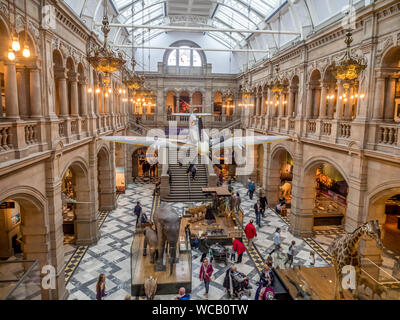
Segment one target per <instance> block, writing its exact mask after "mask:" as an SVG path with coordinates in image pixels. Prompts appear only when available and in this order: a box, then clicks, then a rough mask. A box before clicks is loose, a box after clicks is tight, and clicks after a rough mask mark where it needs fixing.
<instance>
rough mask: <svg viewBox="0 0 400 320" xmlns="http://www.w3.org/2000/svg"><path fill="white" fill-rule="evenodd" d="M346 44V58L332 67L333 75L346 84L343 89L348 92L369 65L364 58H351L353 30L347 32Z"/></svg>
mask: <svg viewBox="0 0 400 320" xmlns="http://www.w3.org/2000/svg"><path fill="white" fill-rule="evenodd" d="M344 42H345V44H346V53H345V55H344V57H343V58H342V59H341V60H340V61H339V62H338V63H337V64H336V63H335V65H334V66H333V67H332V73H333V75H334V76H335V78H336V79H337V80H342V81H343V82H344V84H343V88H344V89H345V90H347V89H349V87H350V85H351V84H352V83H353V82H354V81H355V80H356V79H357V78H358V76H359V75H360V73H361V72H362V71H363V70H364V69H365V68H366V67H367V63H366V61H365V59H364V58H359V57H352V56H351V51H350V45H351V43H352V42H353V38H352V36H351V29H348V30H347V33H346V39H345V40H344Z"/></svg>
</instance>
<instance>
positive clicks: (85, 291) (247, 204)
mask: <svg viewBox="0 0 400 320" xmlns="http://www.w3.org/2000/svg"><path fill="white" fill-rule="evenodd" d="M233 187H234V191H235V192H239V193H240V195H241V198H242V209H243V212H244V225H246V224H247V223H248V222H249V220H250V219H253V220H255V214H254V209H253V206H254V203H255V201H256V200H255V199H253V200H250V199H249V198H248V196H246V192H247V190H246V188H245V187H244V186H243V185H242V184H240V183H236V182H235V183H234V184H233ZM153 190H154V184H149V183H148V182H145V181H137V182H135V183H133V184H131V185H129V186H128V187H127V190H126V193H125V194H122V195H120V198H119V200H118V208H117V209H116V210H114V211H112V212H110V213H109V214H108V217H106V219H105V220H103V222H102V225H101V228H100V232H101V239H100V240H99V242H98V243H97V244H96V245H92V246H90V247H88V248H78V250H79V256H77V259H76V260H74V262H75V263H76V262H77V265H76V266H75V269H74V270H73V271H72V272H73V273H71V274H70V275H69V282H68V284H67V289H68V290H69V292H70V297H69V299H79V300H88V299H95V284H96V281H97V277H98V275H99V274H100V273H105V274H106V277H107V280H106V290H107V292H108V296H107V297H106V299H107V300H109V299H110V300H120V299H124V297H125V295H127V294H130V281H131V275H130V245H131V243H132V240H133V235H134V231H135V224H136V217H135V216H134V215H133V208H134V206H135V204H136V202H137V201H139V200H140V201H141V202H142V205H143V210H144V211H145V212H146V213H147V214H149V215H150V214H151V212H152V208H154V207H156V206H157V205H159V199H158V198H154V197H153ZM171 205H172V206H173V207H174V208H175V209H176V210H178V211H182V210H183V208H184V207H186V206H188V204H187V203H171ZM193 205H197V204H193ZM288 223H289V220H288V219H286V217H280V216H279V215H277V214H276V213H275V212H274V211H272V210H267V211H266V213H265V217H264V218H263V219H262V222H261V227H256V228H257V233H258V236H257V238H256V239H255V241H254V244H255V246H254V248H249V249H248V250H247V251H246V253H245V254H244V255H243V260H242V263H240V264H237V267H238V270H239V271H241V272H243V273H245V274H247V275H248V278H249V280H250V284H251V285H252V287H253V289H252V297H251V298H253V297H254V293H255V290H256V287H257V284H256V282H257V281H258V280H259V271H260V270H261V269H262V266H263V261H264V260H265V258H266V257H267V256H268V254H269V252H270V251H271V250H272V248H273V241H272V238H273V232H274V231H275V229H276V228H277V227H280V228H281V230H282V232H281V239H282V250H281V252H277V253H274V254H273V255H272V256H273V258H274V261H275V265H279V266H283V261H284V259H285V258H286V252H287V249H288V247H289V245H290V243H291V241H292V240H295V241H296V247H295V248H296V253H295V257H294V264H295V265H308V263H309V256H310V252H311V251H312V250H315V251H316V252H317V253H318V255H316V264H317V266H324V265H327V264H328V263H329V259H328V256H327V253H326V251H325V250H326V249H325V248H324V246H320V245H319V244H318V243H317V242H316V241H315V240H314V239H301V238H296V237H294V236H293V235H292V234H290V232H289V231H288V227H289V225H288ZM324 232H325V231H324ZM244 244H245V246H246V247H248V243H247V240H246V238H245V237H244ZM85 249H86V250H85ZM78 250H77V254H78ZM200 257H201V252H200V251H198V250H197V249H193V251H192V292H191V298H192V299H194V300H201V299H204V296H203V293H204V285H203V283H201V282H200V280H199V278H198V275H199V271H200V266H201V263H200ZM71 261H72V259H71ZM79 261H80V263H79ZM233 264H235V261H229V262H228V265H225V264H224V263H217V262H215V261H214V262H213V267H214V270H215V272H214V281H213V282H212V283H211V285H210V292H209V299H212V300H221V299H228V297H227V295H226V292H225V290H224V288H223V286H222V284H223V280H224V277H225V273H226V271H227V269H228V268H229V267H230V266H232V265H233ZM74 271H75V272H74ZM68 272H70V270H68ZM173 297H174V296H173V295H164V296H156V299H162V300H167V299H172V298H173Z"/></svg>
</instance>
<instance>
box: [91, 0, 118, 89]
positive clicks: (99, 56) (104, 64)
mask: <svg viewBox="0 0 400 320" xmlns="http://www.w3.org/2000/svg"><path fill="white" fill-rule="evenodd" d="M103 5H104V16H103V21H102V24H103V26H102V27H101V31H102V32H103V34H104V44H103V47H101V48H100V49H97V48H96V49H95V50H94V52H93V56H90V57H88V61H89V63H90V64H91V65H92V67H93V68H94V69H95V70H96V71H98V72H102V73H104V84H105V85H106V86H108V85H109V83H110V75H111V74H112V73H114V72H116V71H118V70H120V69H121V68H122V66H123V65H124V64H125V62H126V61H125V60H124V59H123V57H122V53H121V52H118V55H116V54H115V53H114V52H113V51H112V49H111V47H110V46H109V45H108V34H109V33H110V23H109V21H108V14H107V11H108V10H107V1H106V0H104V3H103Z"/></svg>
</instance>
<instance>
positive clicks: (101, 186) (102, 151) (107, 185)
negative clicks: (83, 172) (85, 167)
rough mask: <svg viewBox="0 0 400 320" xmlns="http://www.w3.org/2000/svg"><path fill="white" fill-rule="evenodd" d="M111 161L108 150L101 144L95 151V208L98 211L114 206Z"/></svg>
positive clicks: (114, 193)
mask: <svg viewBox="0 0 400 320" xmlns="http://www.w3.org/2000/svg"><path fill="white" fill-rule="evenodd" d="M111 161H112V156H111V152H110V150H109V149H108V148H107V147H106V146H104V145H103V146H101V147H100V148H99V150H98V152H97V182H98V201H97V208H98V210H100V211H109V210H113V209H114V208H115V197H116V189H115V188H116V187H115V167H114V166H113V165H112V163H111Z"/></svg>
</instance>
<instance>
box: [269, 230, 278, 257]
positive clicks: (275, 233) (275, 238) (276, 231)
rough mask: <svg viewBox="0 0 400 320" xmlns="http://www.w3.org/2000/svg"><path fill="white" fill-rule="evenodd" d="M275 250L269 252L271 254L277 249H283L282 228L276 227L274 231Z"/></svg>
mask: <svg viewBox="0 0 400 320" xmlns="http://www.w3.org/2000/svg"><path fill="white" fill-rule="evenodd" d="M273 241H274V250H272V251H271V252H270V253H269V254H270V255H271V254H272V253H274V252H275V251H276V250H278V251H279V250H281V228H276V230H275V232H274V238H273Z"/></svg>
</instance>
